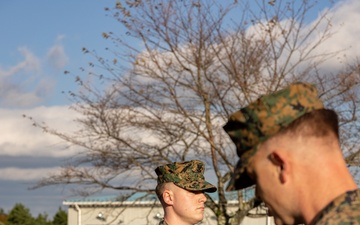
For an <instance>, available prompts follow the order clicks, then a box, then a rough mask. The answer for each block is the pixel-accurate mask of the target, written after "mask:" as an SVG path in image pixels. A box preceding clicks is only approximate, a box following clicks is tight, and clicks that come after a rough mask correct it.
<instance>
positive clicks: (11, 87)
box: [0, 35, 68, 107]
mask: <svg viewBox="0 0 360 225" xmlns="http://www.w3.org/2000/svg"><path fill="white" fill-rule="evenodd" d="M63 39H64V35H59V36H58V37H57V38H56V44H54V45H53V46H52V47H50V48H49V50H48V53H47V55H46V56H44V57H39V56H37V55H36V54H34V53H33V52H32V51H31V50H30V49H29V48H27V47H19V48H18V52H19V53H20V55H21V56H22V57H23V59H22V60H21V61H19V62H17V63H15V64H14V65H11V66H7V67H5V66H3V65H1V64H0V97H1V98H0V104H1V105H2V106H3V107H31V106H34V105H37V104H39V103H41V102H43V101H44V100H45V99H46V98H48V97H49V96H51V93H52V92H53V87H54V85H55V78H54V76H51V75H52V74H50V73H49V72H48V71H46V72H45V68H46V67H47V65H51V66H52V67H53V68H54V69H56V70H61V69H63V68H64V67H65V65H66V64H67V62H68V57H67V55H66V53H65V50H64V46H63V45H62V44H61V43H60V42H61V41H62V40H63ZM51 73H54V71H52V72H51Z"/></svg>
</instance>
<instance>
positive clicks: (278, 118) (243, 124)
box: [223, 83, 324, 191]
mask: <svg viewBox="0 0 360 225" xmlns="http://www.w3.org/2000/svg"><path fill="white" fill-rule="evenodd" d="M322 108H324V105H323V103H322V101H321V100H320V99H319V97H318V94H317V90H316V88H315V87H314V86H313V85H310V84H306V83H295V84H292V85H290V86H289V87H287V88H285V89H283V90H280V91H278V92H275V93H272V94H269V95H265V96H262V97H260V98H259V99H257V100H256V101H255V102H253V103H251V104H249V105H248V106H247V107H245V108H242V109H240V110H239V111H237V112H235V113H233V114H232V115H230V117H229V119H228V122H227V124H226V125H225V126H224V127H223V128H224V130H225V131H226V132H227V133H228V135H229V136H230V138H231V140H232V141H233V142H234V143H235V145H236V148H237V154H238V156H239V157H240V160H239V161H238V163H237V165H236V167H235V169H234V172H233V176H232V178H231V180H230V183H229V185H228V187H227V189H226V190H227V191H232V190H239V189H243V188H247V187H249V186H251V185H253V184H254V181H252V179H250V177H249V176H248V175H247V173H246V171H245V168H246V166H247V165H248V163H249V161H250V160H251V158H252V156H253V155H254V154H255V153H256V151H257V150H258V148H259V145H260V144H261V143H263V142H264V141H266V140H267V139H268V138H269V137H271V136H273V135H275V134H276V133H278V132H279V131H281V130H282V129H283V128H286V127H287V126H288V125H289V124H290V123H291V122H293V121H294V120H296V119H298V118H299V117H301V116H303V115H304V114H306V113H308V112H311V111H313V110H317V109H322Z"/></svg>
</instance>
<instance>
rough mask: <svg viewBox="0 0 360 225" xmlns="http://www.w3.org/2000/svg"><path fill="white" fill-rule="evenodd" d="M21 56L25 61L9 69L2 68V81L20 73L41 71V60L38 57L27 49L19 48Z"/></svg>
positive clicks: (0, 72) (0, 71)
mask: <svg viewBox="0 0 360 225" xmlns="http://www.w3.org/2000/svg"><path fill="white" fill-rule="evenodd" d="M18 51H19V52H20V54H21V55H22V56H23V57H24V60H23V61H21V62H19V63H17V64H16V65H14V66H11V67H10V68H8V69H3V68H2V67H1V66H0V79H3V78H5V77H10V76H13V75H15V74H17V73H19V72H23V71H24V72H35V73H39V72H40V71H41V63H40V59H39V58H38V57H36V56H35V55H34V54H33V53H32V52H31V51H30V50H29V49H28V48H27V47H20V48H18Z"/></svg>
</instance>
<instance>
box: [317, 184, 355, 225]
mask: <svg viewBox="0 0 360 225" xmlns="http://www.w3.org/2000/svg"><path fill="white" fill-rule="evenodd" d="M359 219H360V189H357V190H352V191H348V192H345V193H344V194H342V195H340V196H338V197H337V198H335V199H334V200H333V201H331V202H330V203H329V204H328V205H327V206H326V207H325V208H324V209H323V210H321V212H320V213H318V214H317V216H316V217H315V218H314V219H313V221H312V222H311V223H310V225H326V224H334V225H337V224H359V223H360V221H359ZM355 221H356V222H357V223H354V222H355Z"/></svg>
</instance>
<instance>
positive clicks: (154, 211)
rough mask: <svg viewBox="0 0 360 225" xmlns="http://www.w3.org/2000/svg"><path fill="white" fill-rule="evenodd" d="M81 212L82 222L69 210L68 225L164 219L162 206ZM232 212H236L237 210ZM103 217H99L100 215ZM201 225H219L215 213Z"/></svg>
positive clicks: (248, 224)
mask: <svg viewBox="0 0 360 225" xmlns="http://www.w3.org/2000/svg"><path fill="white" fill-rule="evenodd" d="M79 208H80V211H81V216H80V221H78V220H79V217H78V215H79V214H78V213H79V212H78V211H77V210H76V208H75V207H74V206H69V209H68V225H123V224H124V225H125V224H126V225H157V224H158V223H159V221H160V219H161V218H162V217H163V209H162V207H161V206H159V205H156V206H112V205H107V206H101V205H87V206H81V207H79ZM230 210H235V208H233V209H231V207H230ZM100 214H101V215H102V217H99V215H100ZM199 224H201V225H217V223H216V218H215V216H214V214H213V212H212V211H211V210H210V209H208V208H206V209H205V213H204V220H203V221H202V222H201V223H199ZM274 224H275V223H274V221H273V219H272V218H270V219H269V220H267V217H265V216H261V217H245V219H244V220H243V221H242V223H241V225H274Z"/></svg>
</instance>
